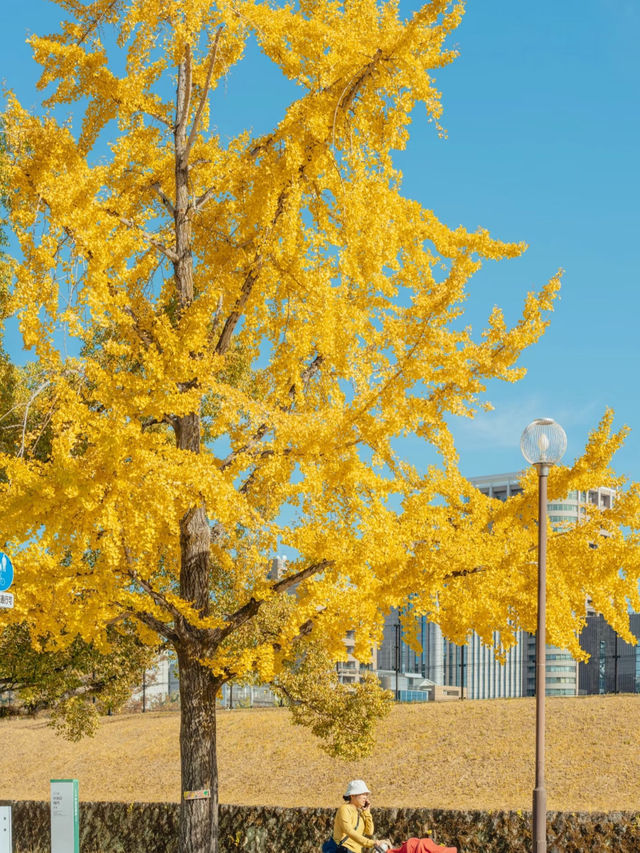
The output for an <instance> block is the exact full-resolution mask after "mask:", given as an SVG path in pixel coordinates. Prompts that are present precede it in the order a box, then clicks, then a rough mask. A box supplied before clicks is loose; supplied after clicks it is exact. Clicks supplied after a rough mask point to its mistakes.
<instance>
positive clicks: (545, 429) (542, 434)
mask: <svg viewBox="0 0 640 853" xmlns="http://www.w3.org/2000/svg"><path fill="white" fill-rule="evenodd" d="M566 449H567V436H566V434H565V431H564V430H563V429H562V427H561V426H560V424H557V423H556V422H555V421H554V420H553V418H536V420H535V421H531V423H530V424H529V426H528V427H526V429H525V430H524V432H523V433H522V437H521V438H520V450H521V451H522V455H523V456H524V458H525V459H526V460H527V462H529V464H531V465H536V464H538V463H540V462H544V463H546V464H547V465H555V463H556V462H559V461H560V460H561V459H562V456H563V454H564V452H565V450H566Z"/></svg>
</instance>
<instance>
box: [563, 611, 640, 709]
mask: <svg viewBox="0 0 640 853" xmlns="http://www.w3.org/2000/svg"><path fill="white" fill-rule="evenodd" d="M629 622H630V628H631V633H632V634H633V635H634V636H635V637H636V639H638V640H640V613H631V614H630V615H629ZM580 645H581V646H582V648H583V649H584V650H585V652H588V653H589V655H590V657H589V660H588V661H587V663H582V662H581V663H579V664H578V666H579V689H580V693H581V694H593V693H640V642H639V643H638V644H637V645H635V646H632V645H631V644H630V643H627V642H625V641H624V640H623V639H622V638H621V637H619V636H618V634H616V632H615V631H614V630H613V628H612V627H611V626H610V625H608V624H607V623H606V622H605V621H604V617H603V616H602V615H601V614H600V613H597V614H593V615H591V616H587V624H586V626H585V627H584V629H583V631H582V633H581V634H580Z"/></svg>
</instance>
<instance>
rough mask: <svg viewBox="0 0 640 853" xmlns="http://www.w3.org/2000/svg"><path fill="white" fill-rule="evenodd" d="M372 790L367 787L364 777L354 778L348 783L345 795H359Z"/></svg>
mask: <svg viewBox="0 0 640 853" xmlns="http://www.w3.org/2000/svg"><path fill="white" fill-rule="evenodd" d="M370 793H371V791H370V790H369V789H368V788H367V785H366V782H364V781H363V780H362V779H354V780H353V781H352V782H349V784H348V785H347V790H346V791H345V793H344V795H345V797H352V796H357V795H358V794H370Z"/></svg>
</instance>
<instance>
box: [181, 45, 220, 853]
mask: <svg viewBox="0 0 640 853" xmlns="http://www.w3.org/2000/svg"><path fill="white" fill-rule="evenodd" d="M192 89H193V87H192V79H191V49H190V47H189V46H187V48H186V50H185V57H184V59H183V61H182V62H181V63H180V66H179V68H178V86H177V93H176V125H175V128H174V143H175V206H174V227H175V251H176V255H177V259H176V261H175V262H174V265H173V267H174V279H175V286H176V295H177V297H178V305H179V318H180V317H182V314H183V313H184V311H185V310H187V309H188V307H189V305H191V303H192V301H193V297H194V291H193V257H192V252H191V221H190V216H191V207H190V200H189V142H188V139H189V137H188V134H187V126H188V123H189V118H190V104H191V95H192ZM195 121H197V118H195V119H194V122H195ZM192 130H195V128H193V129H192ZM194 367H195V366H194ZM191 380H192V377H189V376H186V377H185V382H187V381H191ZM173 423H174V429H175V434H176V445H177V447H178V448H180V450H184V451H188V452H191V453H199V452H200V441H201V437H200V414H199V412H198V411H194V412H191V413H190V414H188V415H185V416H182V417H176V418H175V419H174V421H173ZM210 548H211V529H210V525H209V519H208V517H207V508H206V506H205V504H204V502H202V503H199V504H196V505H194V506H193V507H192V508H191V509H190V510H189V511H188V512H187V513H186V514H185V516H184V517H183V518H182V519H181V521H180V596H181V598H182V599H183V600H184V601H188V602H189V603H191V604H193V606H194V607H195V608H196V610H198V612H199V613H200V614H201V615H203V616H206V615H207V613H208V612H209V553H210ZM179 621H180V620H179ZM177 633H178V636H179V637H180V639H179V640H178V642H177V643H176V652H177V655H178V667H179V673H180V706H181V716H180V764H181V775H182V789H181V797H180V829H179V838H180V847H179V849H180V853H217V850H218V767H217V759H216V693H217V691H218V688H219V687H220V681H219V680H218V679H216V678H215V676H214V675H213V673H212V672H211V670H209V669H207V668H206V667H204V666H202V665H201V664H200V663H199V662H198V660H199V659H200V658H202V657H204V652H203V650H202V648H201V646H200V644H199V642H198V640H197V637H196V636H194V634H195V632H194V630H193V629H190V628H189V626H188V625H186V624H184V623H183V624H182V625H180V626H179V630H178V632H177ZM205 790H206V791H208V792H209V797H208V798H206V799H205V798H198V799H185V791H205Z"/></svg>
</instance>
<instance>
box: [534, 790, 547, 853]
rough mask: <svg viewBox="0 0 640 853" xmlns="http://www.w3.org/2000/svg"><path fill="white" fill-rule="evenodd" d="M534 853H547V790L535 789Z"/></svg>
mask: <svg viewBox="0 0 640 853" xmlns="http://www.w3.org/2000/svg"><path fill="white" fill-rule="evenodd" d="M533 853H547V789H546V788H534V789H533Z"/></svg>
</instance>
